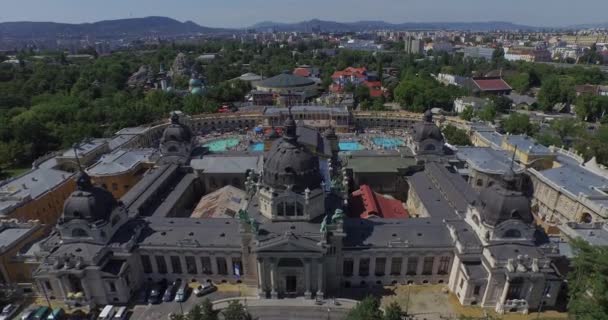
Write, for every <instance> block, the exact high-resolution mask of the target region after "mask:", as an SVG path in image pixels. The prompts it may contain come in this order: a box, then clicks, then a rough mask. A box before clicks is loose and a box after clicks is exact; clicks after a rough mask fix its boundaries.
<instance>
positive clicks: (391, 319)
mask: <svg viewBox="0 0 608 320" xmlns="http://www.w3.org/2000/svg"><path fill="white" fill-rule="evenodd" d="M402 315H403V311H402V310H401V306H399V304H398V303H397V302H396V301H393V302H391V303H390V304H389V305H388V306H387V307H386V309H384V318H383V319H384V320H401V316H402Z"/></svg>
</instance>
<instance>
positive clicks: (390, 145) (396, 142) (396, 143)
mask: <svg viewBox="0 0 608 320" xmlns="http://www.w3.org/2000/svg"><path fill="white" fill-rule="evenodd" d="M372 142H373V143H374V144H375V145H377V146H380V147H382V148H383V149H395V148H397V147H402V146H404V145H405V143H404V142H403V140H401V139H398V138H389V137H377V138H372Z"/></svg>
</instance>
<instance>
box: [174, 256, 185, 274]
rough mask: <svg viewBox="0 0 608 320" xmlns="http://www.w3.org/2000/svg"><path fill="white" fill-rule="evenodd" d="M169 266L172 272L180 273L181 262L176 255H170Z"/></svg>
mask: <svg viewBox="0 0 608 320" xmlns="http://www.w3.org/2000/svg"><path fill="white" fill-rule="evenodd" d="M171 268H172V269H173V273H182V262H181V261H180V260H179V257H177V256H171Z"/></svg>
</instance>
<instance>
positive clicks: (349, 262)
mask: <svg viewBox="0 0 608 320" xmlns="http://www.w3.org/2000/svg"><path fill="white" fill-rule="evenodd" d="M342 269H343V270H342V274H344V276H345V277H351V276H352V275H353V270H354V261H353V259H344V263H343V266H342Z"/></svg>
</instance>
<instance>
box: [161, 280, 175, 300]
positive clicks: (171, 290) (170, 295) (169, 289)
mask: <svg viewBox="0 0 608 320" xmlns="http://www.w3.org/2000/svg"><path fill="white" fill-rule="evenodd" d="M173 293H175V284H173V283H172V284H170V285H169V286H168V287H167V290H165V294H163V302H169V301H171V300H173Z"/></svg>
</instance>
